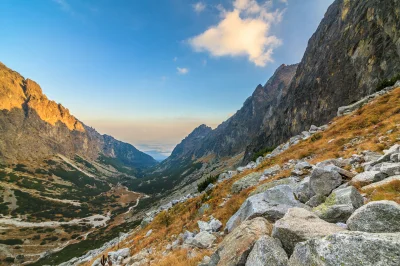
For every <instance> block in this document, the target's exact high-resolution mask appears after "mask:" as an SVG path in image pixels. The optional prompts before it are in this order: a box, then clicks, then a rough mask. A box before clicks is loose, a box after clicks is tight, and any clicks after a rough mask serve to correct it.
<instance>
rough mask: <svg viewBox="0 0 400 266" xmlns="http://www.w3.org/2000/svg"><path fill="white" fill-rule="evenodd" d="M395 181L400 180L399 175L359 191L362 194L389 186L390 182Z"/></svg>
mask: <svg viewBox="0 0 400 266" xmlns="http://www.w3.org/2000/svg"><path fill="white" fill-rule="evenodd" d="M396 180H400V175H395V176H391V177H388V178H386V179H384V180H382V181H379V182H376V183H372V184H370V185H368V186H365V187H362V188H361V191H363V192H364V191H368V190H373V189H377V188H379V187H382V186H386V185H387V184H390V183H391V182H393V181H396Z"/></svg>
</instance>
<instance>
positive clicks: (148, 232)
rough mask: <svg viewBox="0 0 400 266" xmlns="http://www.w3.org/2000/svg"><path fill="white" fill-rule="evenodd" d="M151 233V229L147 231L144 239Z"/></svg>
mask: <svg viewBox="0 0 400 266" xmlns="http://www.w3.org/2000/svg"><path fill="white" fill-rule="evenodd" d="M151 233H153V229H150V230H149V231H147V233H146V235H145V236H144V237H149V236H150V235H151Z"/></svg>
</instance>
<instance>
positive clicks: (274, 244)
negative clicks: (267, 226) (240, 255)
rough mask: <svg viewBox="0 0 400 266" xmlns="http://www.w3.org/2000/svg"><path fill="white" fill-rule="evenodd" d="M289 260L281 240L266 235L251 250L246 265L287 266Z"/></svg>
mask: <svg viewBox="0 0 400 266" xmlns="http://www.w3.org/2000/svg"><path fill="white" fill-rule="evenodd" d="M288 261H289V260H288V256H287V254H286V253H285V250H283V248H282V246H281V245H280V243H279V241H278V240H276V239H274V238H272V237H270V236H267V235H264V236H261V237H260V238H259V239H258V240H257V242H256V244H255V245H254V247H253V249H252V250H251V252H250V254H249V256H248V257H247V261H246V266H265V265H274V266H287V264H288Z"/></svg>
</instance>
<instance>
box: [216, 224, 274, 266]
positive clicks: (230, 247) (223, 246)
mask: <svg viewBox="0 0 400 266" xmlns="http://www.w3.org/2000/svg"><path fill="white" fill-rule="evenodd" d="M271 230H272V225H271V224H270V223H269V222H268V221H267V220H265V219H264V218H261V217H258V218H255V219H253V220H250V221H245V222H243V223H242V224H241V225H239V226H238V227H237V228H236V229H235V230H233V231H232V232H231V233H230V234H228V235H227V236H226V237H225V238H224V240H223V241H222V242H221V243H220V244H219V245H218V247H217V250H216V251H215V252H214V254H213V255H212V256H211V261H210V263H209V266H217V265H218V266H235V265H238V266H239V265H245V263H246V260H247V257H248V255H249V253H250V251H251V249H252V248H253V246H254V244H255V242H256V241H257V240H258V239H259V238H260V237H261V236H262V235H270V234H271Z"/></svg>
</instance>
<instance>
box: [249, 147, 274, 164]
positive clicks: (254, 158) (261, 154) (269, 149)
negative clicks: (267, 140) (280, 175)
mask: <svg viewBox="0 0 400 266" xmlns="http://www.w3.org/2000/svg"><path fill="white" fill-rule="evenodd" d="M273 150H275V147H266V148H264V149H262V150H259V151H258V152H256V153H255V154H254V156H253V159H252V161H255V160H257V158H258V157H260V156H265V155H266V154H268V153H270V152H272V151H273Z"/></svg>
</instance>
